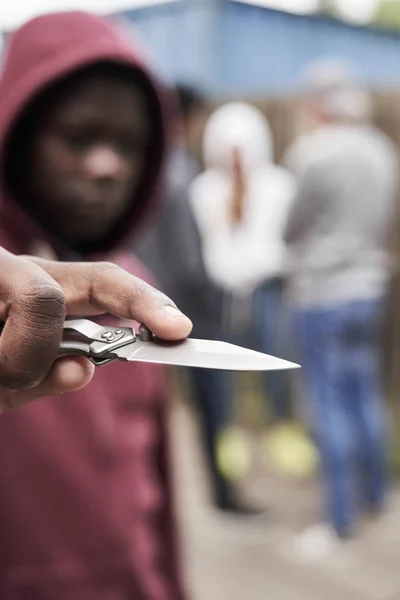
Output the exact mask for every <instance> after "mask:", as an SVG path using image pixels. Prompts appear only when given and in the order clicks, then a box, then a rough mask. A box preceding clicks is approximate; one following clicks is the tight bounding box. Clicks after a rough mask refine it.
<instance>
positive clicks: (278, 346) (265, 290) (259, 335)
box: [253, 280, 292, 421]
mask: <svg viewBox="0 0 400 600" xmlns="http://www.w3.org/2000/svg"><path fill="white" fill-rule="evenodd" d="M283 311H284V304H283V284H282V282H281V281H279V280H275V281H271V282H269V283H266V284H264V285H263V286H262V287H261V288H259V289H258V290H257V291H256V293H255V295H254V305H253V327H254V329H255V332H256V336H255V337H256V339H257V342H258V343H257V345H258V349H259V350H260V351H261V352H265V353H266V354H272V355H274V356H279V357H281V358H287V356H286V357H285V356H284V354H285V352H284V345H285V340H284V335H285V331H284V330H283V328H282V326H283V324H284V313H283ZM263 387H264V389H265V390H266V391H267V393H268V401H269V402H270V405H271V412H272V416H273V418H274V419H276V420H277V421H280V420H285V419H289V418H290V417H291V416H292V407H291V402H290V382H289V373H288V372H287V371H270V372H268V373H265V375H264V376H263Z"/></svg>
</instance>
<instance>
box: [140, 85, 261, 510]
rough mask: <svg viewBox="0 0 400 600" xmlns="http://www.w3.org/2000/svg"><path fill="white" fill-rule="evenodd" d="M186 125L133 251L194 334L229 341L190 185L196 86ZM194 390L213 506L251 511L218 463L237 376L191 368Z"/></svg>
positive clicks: (185, 96) (182, 88)
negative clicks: (157, 204)
mask: <svg viewBox="0 0 400 600" xmlns="http://www.w3.org/2000/svg"><path fill="white" fill-rule="evenodd" d="M177 96H178V100H179V105H180V109H181V111H180V112H181V115H182V119H181V123H178V127H177V136H176V140H175V144H174V146H173V150H172V155H171V159H170V161H169V164H168V169H167V174H166V175H167V177H166V179H167V183H166V190H165V202H164V204H163V207H162V210H161V212H160V213H159V214H158V215H155V216H154V218H153V220H152V221H151V222H150V223H149V226H148V228H147V230H146V231H145V232H144V234H143V235H142V236H141V237H140V238H139V239H137V240H136V242H135V241H134V244H133V247H134V249H135V252H136V253H137V255H138V256H139V257H140V258H141V259H142V261H143V262H144V264H145V265H146V266H147V267H149V268H150V269H151V271H152V272H153V273H154V274H155V275H156V278H157V280H158V282H159V283H160V285H161V287H162V289H163V290H164V291H165V292H166V293H167V294H168V293H169V292H171V293H173V294H174V298H175V300H176V302H177V303H178V305H179V306H180V308H181V309H182V310H183V311H187V313H188V315H190V319H191V320H192V322H193V327H194V330H193V335H194V336H195V337H197V338H202V339H223V334H224V332H223V329H222V314H223V303H224V298H223V292H222V290H221V289H220V287H219V286H218V285H216V284H215V283H214V282H213V281H211V280H210V278H209V277H208V275H207V272H206V269H205V267H204V262H203V256H202V246H201V244H202V242H201V238H200V234H199V230H198V227H197V223H196V220H195V218H194V215H193V211H192V207H191V205H190V203H189V198H188V194H189V186H190V183H191V181H192V180H193V178H194V177H195V175H196V174H198V173H199V170H200V165H199V164H198V161H197V159H196V158H195V155H194V153H193V148H194V147H196V145H197V143H198V139H199V137H200V136H201V124H202V122H203V120H204V114H205V113H206V110H207V108H208V105H207V99H206V97H205V96H204V95H203V94H202V93H201V92H200V91H198V90H197V89H196V88H193V87H190V86H186V85H178V87H177ZM188 375H189V386H190V388H191V395H192V397H193V401H194V404H195V407H196V410H197V413H198V416H199V419H200V428H201V434H202V438H203V440H204V444H205V450H206V459H207V466H208V468H209V471H210V474H211V488H212V501H213V504H214V505H215V506H216V507H217V508H218V509H220V510H222V511H227V512H234V513H244V514H247V513H249V512H250V513H251V512H252V509H251V507H248V506H245V505H244V504H242V503H241V502H240V501H239V499H238V498H237V497H236V494H235V491H234V489H233V487H232V485H231V484H230V482H229V480H228V478H227V477H226V476H224V473H223V472H221V465H220V464H219V461H218V455H219V447H220V440H221V438H222V436H223V434H224V432H225V430H226V428H227V427H228V426H229V425H230V423H231V420H232V397H233V390H232V375H231V374H230V373H227V372H223V371H217V370H207V369H189V370H188Z"/></svg>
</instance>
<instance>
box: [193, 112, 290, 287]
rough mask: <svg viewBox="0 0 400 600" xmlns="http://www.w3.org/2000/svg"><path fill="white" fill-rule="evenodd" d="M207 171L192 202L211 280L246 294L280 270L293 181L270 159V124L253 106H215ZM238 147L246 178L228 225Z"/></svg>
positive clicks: (197, 182)
mask: <svg viewBox="0 0 400 600" xmlns="http://www.w3.org/2000/svg"><path fill="white" fill-rule="evenodd" d="M203 144H204V147H203V151H204V161H205V165H206V170H205V171H204V172H203V173H202V174H201V175H199V176H198V177H197V178H196V179H195V180H194V182H193V184H192V186H191V190H190V202H191V206H192V210H193V214H194V216H195V219H196V222H197V225H198V228H199V231H200V234H201V237H202V244H203V258H204V263H205V266H206V269H207V272H208V275H209V276H210V278H211V279H212V280H214V281H215V282H216V283H218V284H219V285H220V286H222V287H223V289H225V290H227V291H229V292H231V293H233V294H234V295H244V296H248V295H249V294H251V293H252V292H253V291H254V290H255V288H256V287H257V286H258V285H259V284H261V283H262V282H264V281H267V280H268V279H271V278H274V277H277V276H278V277H279V276H281V275H282V274H283V273H284V270H285V262H286V247H285V244H284V242H283V231H284V228H285V224H286V219H287V215H288V212H289V208H290V205H291V200H292V198H293V197H294V193H295V180H294V178H293V176H292V175H291V174H290V173H289V171H287V170H286V169H283V168H281V167H279V166H277V165H275V164H274V163H273V162H272V160H273V159H272V157H273V143H272V135H271V131H270V127H269V124H268V122H267V121H266V119H265V118H264V116H263V114H262V113H261V112H260V111H259V110H258V109H256V108H255V107H253V106H251V105H249V104H245V103H241V102H237V103H229V104H226V105H224V106H222V107H220V108H219V109H217V110H216V111H215V112H214V113H213V114H212V115H211V117H210V119H209V120H208V122H207V125H206V129H205V134H204V143H203ZM234 148H238V149H239V150H240V154H241V158H242V163H243V164H242V166H243V170H244V174H245V180H246V188H245V189H246V191H245V199H244V215H243V219H242V221H241V222H240V223H239V224H237V225H232V223H231V220H230V217H229V214H230V210H229V209H230V206H229V204H230V201H231V198H232V192H233V177H232V164H233V163H232V154H233V149H234Z"/></svg>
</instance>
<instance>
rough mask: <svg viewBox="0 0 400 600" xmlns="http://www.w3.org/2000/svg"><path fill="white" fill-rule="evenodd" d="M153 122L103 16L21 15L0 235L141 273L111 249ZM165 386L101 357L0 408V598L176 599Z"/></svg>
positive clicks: (130, 214)
mask: <svg viewBox="0 0 400 600" xmlns="http://www.w3.org/2000/svg"><path fill="white" fill-rule="evenodd" d="M164 123H165V116H164V114H163V102H162V101H161V99H160V95H159V90H158V88H157V85H156V84H155V83H154V82H153V80H152V77H151V76H150V74H149V73H148V72H147V70H146V68H145V67H144V66H143V65H142V64H141V61H140V58H139V57H138V56H137V55H136V54H135V52H134V50H133V49H132V48H131V47H129V46H128V45H127V43H126V42H125V41H124V40H123V38H121V37H120V36H119V35H118V33H117V32H116V31H115V30H114V29H113V28H112V27H111V26H110V25H109V24H108V23H106V22H105V21H103V20H101V19H98V18H95V17H92V16H90V15H88V14H85V13H81V12H75V13H63V14H53V15H48V16H45V17H41V18H38V19H35V20H33V21H31V22H29V23H27V24H26V25H24V26H23V27H22V28H21V29H20V30H19V31H17V32H16V33H15V34H14V36H13V37H12V39H11V42H10V46H9V49H8V53H7V55H6V60H5V64H4V65H3V74H2V80H1V83H0V148H1V151H0V155H1V161H2V162H1V164H0V178H1V190H2V197H1V208H0V210H1V214H0V243H1V244H2V245H3V246H4V247H6V248H7V249H9V250H10V251H13V252H14V253H24V254H29V253H30V252H32V248H38V247H40V248H41V252H42V253H43V249H44V254H48V255H49V256H50V255H54V256H55V257H56V258H58V260H60V261H65V260H72V261H74V260H82V258H85V260H92V259H93V258H94V257H103V256H105V255H107V256H108V257H109V258H111V259H112V260H113V261H114V262H116V263H118V264H120V265H121V266H123V267H125V268H126V269H128V270H130V271H132V272H134V273H135V274H138V275H142V274H143V271H142V270H141V268H140V267H139V265H138V264H136V262H135V261H134V260H133V258H132V256H130V255H129V254H127V253H126V254H121V253H120V252H119V248H120V247H121V244H122V243H123V240H124V236H125V235H126V234H128V232H129V234H130V235H131V233H132V229H133V230H136V229H137V228H140V224H141V222H142V219H143V217H144V215H145V214H146V212H147V211H148V210H149V209H151V204H150V200H151V199H152V198H154V188H155V183H156V180H157V176H158V174H159V171H160V168H161V161H162V156H163V153H164V148H165V132H164ZM86 287H87V286H86ZM84 289H85V286H83V287H82V292H84ZM119 294H121V288H119V287H118V286H116V287H115V295H116V299H118V296H119ZM121 300H123V298H121ZM27 301H29V298H28V300H27ZM168 310H169V312H170V313H171V315H175V316H174V317H173V318H177V319H178V320H179V319H181V317H180V316H179V315H180V313H179V311H177V310H176V309H175V308H174V307H170V308H169V309H168ZM121 316H122V315H121ZM165 396H166V394H165V384H164V383H163V373H162V371H161V370H160V369H159V368H158V367H157V366H155V365H147V364H136V365H135V364H134V365H131V366H127V365H122V364H112V365H110V366H109V367H107V368H105V369H104V370H99V371H98V372H97V373H96V375H95V378H94V380H93V382H92V383H91V384H90V385H89V386H87V387H86V388H85V390H83V391H81V392H77V393H75V394H67V395H65V396H64V397H63V398H59V397H50V398H48V399H46V400H42V401H41V402H40V403H33V404H31V405H28V406H26V407H23V408H21V409H19V410H17V411H14V412H10V413H8V414H6V415H3V417H2V419H1V420H0V451H1V453H2V456H3V461H2V463H1V466H0V486H1V489H2V490H3V493H2V494H1V497H0V531H1V537H0V565H1V569H0V598H2V599H4V600H7V599H10V600H11V598H12V599H18V600H19V599H21V600H22V599H25V598H36V599H38V600H45V599H48V598H51V599H52V600H64V599H65V600H67V599H68V600H101V599H105V598H107V599H109V598H113V600H126V599H128V598H129V599H141V600H142V599H145V600H180V599H181V598H182V590H181V582H180V577H179V573H178V568H177V561H176V552H175V530H174V519H173V515H172V510H171V493H170V492H171V490H170V484H169V470H168V456H167V448H166V410H167V406H166V402H165V400H166V398H165Z"/></svg>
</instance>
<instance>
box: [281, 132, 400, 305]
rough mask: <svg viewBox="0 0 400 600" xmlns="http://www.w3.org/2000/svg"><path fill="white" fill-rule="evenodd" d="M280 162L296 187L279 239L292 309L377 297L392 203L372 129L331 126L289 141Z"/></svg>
mask: <svg viewBox="0 0 400 600" xmlns="http://www.w3.org/2000/svg"><path fill="white" fill-rule="evenodd" d="M285 162H286V165H287V166H288V167H289V168H291V169H292V171H293V172H294V173H295V175H296V176H297V178H298V182H299V187H298V192H297V196H296V199H295V201H294V203H293V207H292V210H291V212H290V214H289V218H288V222H287V227H286V232H285V239H286V241H287V243H288V245H289V249H290V265H289V271H290V273H291V277H290V280H291V286H290V289H291V296H292V300H293V301H294V303H296V304H300V305H306V306H326V305H330V304H332V303H336V302H342V301H347V300H353V299H363V298H373V297H377V296H380V295H383V294H384V293H385V290H386V288H387V284H388V280H389V276H390V267H391V261H390V254H389V251H388V234H389V229H390V225H391V222H392V219H393V216H394V209H395V204H396V200H397V169H398V158H397V152H396V149H395V146H394V145H393V144H392V143H391V141H389V139H388V138H387V137H386V136H385V135H384V134H383V133H382V132H381V131H379V130H377V129H375V128H373V127H369V126H361V125H334V126H333V125H332V126H326V127H324V128H320V129H319V130H317V131H316V132H314V133H312V134H308V135H307V136H304V137H302V138H300V139H299V140H297V141H296V142H295V143H294V145H293V146H292V148H290V150H289V151H288V153H287V155H286V160H285Z"/></svg>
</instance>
